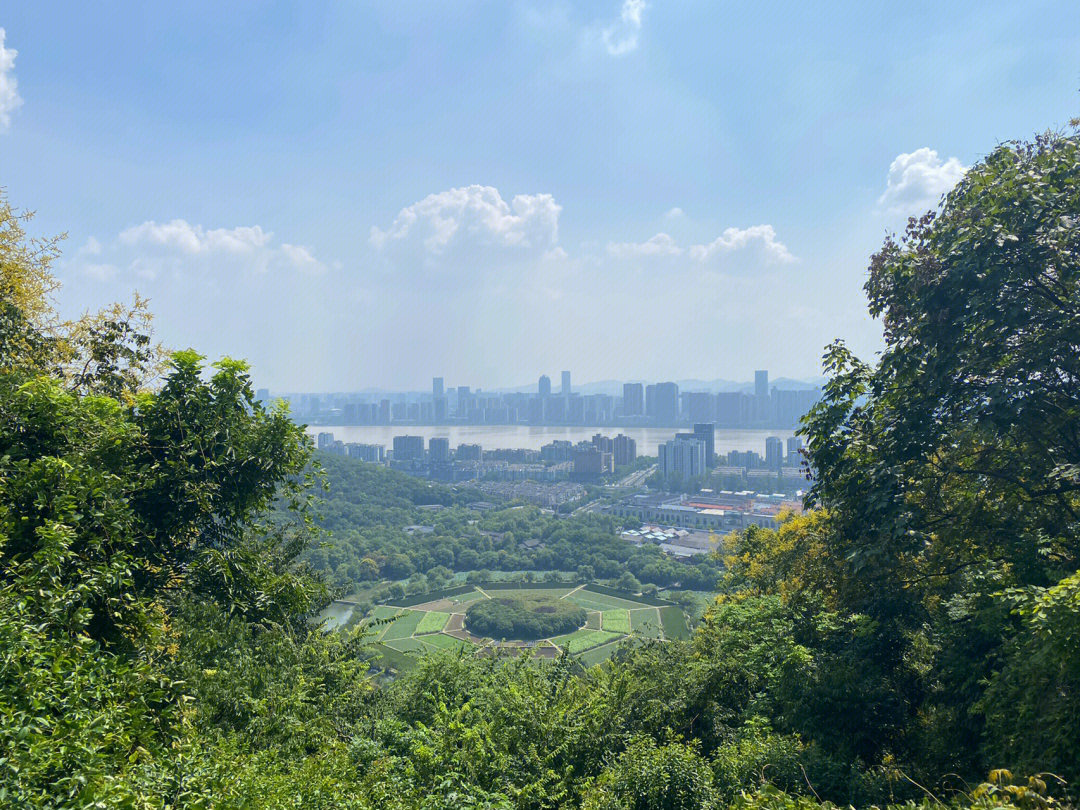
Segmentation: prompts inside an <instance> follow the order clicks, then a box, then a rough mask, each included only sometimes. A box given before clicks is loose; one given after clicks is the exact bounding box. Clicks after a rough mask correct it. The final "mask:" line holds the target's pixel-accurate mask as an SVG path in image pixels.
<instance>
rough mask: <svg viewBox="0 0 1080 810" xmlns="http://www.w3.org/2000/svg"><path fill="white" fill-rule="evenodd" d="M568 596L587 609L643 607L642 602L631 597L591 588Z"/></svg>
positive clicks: (630, 608)
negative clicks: (591, 589) (611, 594)
mask: <svg viewBox="0 0 1080 810" xmlns="http://www.w3.org/2000/svg"><path fill="white" fill-rule="evenodd" d="M566 598H567V599H569V600H570V601H571V602H573V603H574V604H575V605H581V606H582V607H583V608H585V609H586V610H614V609H616V608H625V609H627V610H632V609H634V608H639V607H641V602H632V601H630V600H629V599H622V598H620V597H618V596H608V595H607V594H604V593H596V592H594V591H589V590H580V591H578V592H577V593H572V594H570V595H569V596H568V597H566Z"/></svg>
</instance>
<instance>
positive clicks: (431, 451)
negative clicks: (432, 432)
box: [394, 436, 450, 464]
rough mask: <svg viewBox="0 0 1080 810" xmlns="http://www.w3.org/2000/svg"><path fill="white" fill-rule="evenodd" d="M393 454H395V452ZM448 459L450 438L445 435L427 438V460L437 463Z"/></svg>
mask: <svg viewBox="0 0 1080 810" xmlns="http://www.w3.org/2000/svg"><path fill="white" fill-rule="evenodd" d="M394 455H397V453H395V454H394ZM449 460H450V440H449V439H447V438H446V437H445V436H432V437H431V438H430V439H428V461H430V462H431V463H432V464H438V463H441V462H444V461H449Z"/></svg>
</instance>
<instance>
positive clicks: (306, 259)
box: [281, 242, 326, 273]
mask: <svg viewBox="0 0 1080 810" xmlns="http://www.w3.org/2000/svg"><path fill="white" fill-rule="evenodd" d="M281 252H282V253H283V254H284V255H285V257H286V258H287V259H288V260H289V263H290V264H291V265H292V266H293V267H294V268H296V269H297V270H302V271H303V272H305V273H321V272H322V271H323V270H325V269H326V268H325V266H324V265H323V263H322V262H320V261H319V260H318V259H316V258H315V256H314V255H313V254H312V252H311V250H310V249H309V248H306V247H304V246H303V245H290V244H289V243H288V242H282V243H281Z"/></svg>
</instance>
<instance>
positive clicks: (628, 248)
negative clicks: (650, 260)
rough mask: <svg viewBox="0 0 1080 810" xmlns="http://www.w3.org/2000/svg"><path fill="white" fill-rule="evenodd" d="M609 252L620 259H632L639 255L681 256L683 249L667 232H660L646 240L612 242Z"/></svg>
mask: <svg viewBox="0 0 1080 810" xmlns="http://www.w3.org/2000/svg"><path fill="white" fill-rule="evenodd" d="M607 252H608V253H609V254H611V255H612V256H616V257H618V258H620V259H630V258H635V257H638V256H679V255H681V254H682V252H683V251H682V248H680V247H679V246H678V245H677V244H675V240H674V239H672V238H671V237H670V236H668V235H667V234H666V233H658V234H657V235H656V236H654V237H653V238H652V239H649V240H648V241H646V242H611V243H609V244H608V246H607Z"/></svg>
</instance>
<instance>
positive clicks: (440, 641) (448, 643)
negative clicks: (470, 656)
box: [424, 633, 476, 650]
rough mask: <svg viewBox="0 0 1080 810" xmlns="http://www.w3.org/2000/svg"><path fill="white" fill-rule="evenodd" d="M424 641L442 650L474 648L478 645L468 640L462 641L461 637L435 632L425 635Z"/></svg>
mask: <svg viewBox="0 0 1080 810" xmlns="http://www.w3.org/2000/svg"><path fill="white" fill-rule="evenodd" d="M424 643H425V644H429V645H431V646H432V647H435V648H437V649H440V650H458V649H461V648H463V647H469V648H473V647H475V646H476V645H474V644H470V643H469V642H467V641H462V640H461V639H460V638H454V637H453V636H448V635H446V634H445V633H435V634H434V635H430V636H424Z"/></svg>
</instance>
